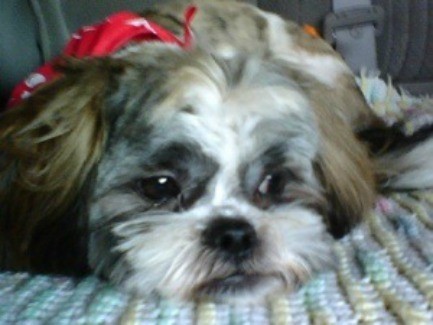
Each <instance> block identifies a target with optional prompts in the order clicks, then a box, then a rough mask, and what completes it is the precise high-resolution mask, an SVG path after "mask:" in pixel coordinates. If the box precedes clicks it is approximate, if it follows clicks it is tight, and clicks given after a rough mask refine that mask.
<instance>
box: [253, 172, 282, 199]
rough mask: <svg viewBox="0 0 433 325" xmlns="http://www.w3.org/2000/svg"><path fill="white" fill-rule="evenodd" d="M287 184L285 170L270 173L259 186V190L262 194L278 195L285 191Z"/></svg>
mask: <svg viewBox="0 0 433 325" xmlns="http://www.w3.org/2000/svg"><path fill="white" fill-rule="evenodd" d="M285 185H286V176H285V175H284V173H283V172H277V173H274V174H268V175H266V176H265V177H264V178H263V180H262V182H261V183H260V185H259V186H258V187H257V192H258V194H260V195H267V196H272V197H278V196H280V195H281V194H282V193H283V191H284V187H285Z"/></svg>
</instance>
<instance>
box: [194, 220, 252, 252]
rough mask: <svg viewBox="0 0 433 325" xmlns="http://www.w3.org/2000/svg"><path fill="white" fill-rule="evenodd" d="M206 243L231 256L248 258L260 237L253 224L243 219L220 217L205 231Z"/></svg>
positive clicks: (204, 239)
mask: <svg viewBox="0 0 433 325" xmlns="http://www.w3.org/2000/svg"><path fill="white" fill-rule="evenodd" d="M203 241H204V244H205V245H206V246H208V247H210V248H212V249H216V250H218V251H220V252H222V253H224V254H226V256H227V257H229V258H234V259H237V260H242V259H245V258H248V257H249V256H250V255H251V253H252V252H253V250H254V248H255V246H256V245H257V242H258V239H257V234H256V231H255V230H254V228H253V226H252V225H251V224H250V223H248V222H247V221H245V220H243V219H234V218H224V217H218V218H215V219H213V220H212V221H211V222H210V223H209V225H208V226H207V228H206V229H205V230H204V232H203Z"/></svg>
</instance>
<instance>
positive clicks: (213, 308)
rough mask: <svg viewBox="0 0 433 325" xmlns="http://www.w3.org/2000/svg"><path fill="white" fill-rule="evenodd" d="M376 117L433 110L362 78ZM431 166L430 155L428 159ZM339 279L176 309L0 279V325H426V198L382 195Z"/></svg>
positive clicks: (343, 255)
mask: <svg viewBox="0 0 433 325" xmlns="http://www.w3.org/2000/svg"><path fill="white" fill-rule="evenodd" d="M359 84H360V86H361V89H362V90H363V92H364V95H365V96H366V98H367V100H368V101H369V103H370V104H371V107H372V109H373V111H374V112H376V114H377V115H378V116H380V117H382V118H383V119H384V121H385V122H386V123H388V124H389V125H399V126H400V127H401V129H402V131H403V132H404V133H405V134H408V135H410V134H411V133H413V132H414V131H415V130H417V129H419V128H421V127H423V126H425V125H428V124H430V123H432V122H433V118H432V116H433V115H432V114H431V113H430V111H431V110H433V102H432V101H431V100H429V99H418V98H411V97H410V96H407V95H404V94H401V93H399V92H397V91H396V90H395V89H394V88H392V87H391V86H390V85H388V84H386V83H385V82H383V81H381V80H379V79H378V78H375V77H369V78H367V77H365V76H363V77H361V78H360V80H359ZM432 159H433V157H432ZM335 252H336V255H337V258H338V260H339V266H338V268H337V270H336V271H333V272H325V273H321V274H317V275H316V276H315V277H314V278H313V279H311V280H310V281H309V282H308V283H307V284H305V285H304V286H303V287H302V288H301V289H300V290H299V291H297V292H295V293H292V294H288V295H284V296H280V297H276V298H274V299H273V300H272V301H270V302H269V303H268V304H266V305H228V304H217V303H214V302H212V301H207V302H201V303H196V304H194V303H184V304H176V303H173V302H169V301H166V300H156V299H147V300H146V299H143V298H136V297H132V296H129V295H128V294H126V293H123V292H121V291H119V290H118V289H116V288H114V287H112V286H111V285H110V284H108V283H105V282H102V281H100V280H98V279H97V278H95V277H87V278H84V279H72V278H66V277H49V276H34V275H33V276H32V275H29V274H22V273H19V274H12V273H4V274H0V324H56V325H57V324H119V323H120V324H196V323H197V324H260V325H262V324H296V325H298V324H300V325H301V324H401V323H405V324H433V270H432V267H433V191H418V192H411V193H394V194H391V195H390V196H388V197H380V198H379V199H378V201H377V204H376V208H375V209H374V210H373V211H372V212H371V213H370V214H369V215H368V216H367V217H366V221H365V223H364V224H362V225H361V226H360V227H358V228H356V229H355V230H354V231H352V232H351V233H350V234H349V235H348V236H346V237H345V238H343V239H342V240H340V241H339V242H337V243H336V244H335Z"/></svg>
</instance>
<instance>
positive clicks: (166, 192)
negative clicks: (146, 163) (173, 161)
mask: <svg viewBox="0 0 433 325" xmlns="http://www.w3.org/2000/svg"><path fill="white" fill-rule="evenodd" d="M138 190H139V192H140V193H141V194H143V195H144V196H146V197H147V198H149V199H151V200H153V201H158V202H160V201H166V200H169V199H173V198H176V197H177V196H178V195H179V194H180V187H179V185H178V183H177V182H176V180H175V179H174V178H172V177H169V176H155V177H149V178H145V179H142V180H140V181H139V182H138Z"/></svg>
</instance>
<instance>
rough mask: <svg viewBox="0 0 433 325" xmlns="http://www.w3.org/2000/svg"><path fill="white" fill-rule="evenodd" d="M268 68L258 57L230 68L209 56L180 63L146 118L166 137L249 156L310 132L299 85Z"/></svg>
mask: <svg viewBox="0 0 433 325" xmlns="http://www.w3.org/2000/svg"><path fill="white" fill-rule="evenodd" d="M273 68H274V67H273ZM271 70H273V69H269V68H268V67H267V66H266V65H265V64H263V62H260V61H258V60H250V61H242V62H235V64H234V65H233V64H232V65H231V66H230V67H229V70H228V71H227V66H225V67H221V64H218V63H216V62H215V61H211V60H209V63H208V64H207V65H204V64H203V65H201V66H186V67H183V68H181V69H179V70H178V71H177V72H176V74H174V75H173V77H172V79H171V80H170V82H169V83H170V87H171V89H170V91H169V95H168V96H167V97H166V98H165V99H164V100H163V101H162V102H161V103H160V104H159V105H157V107H154V108H153V109H152V110H151V112H150V114H149V115H148V120H149V121H150V122H151V124H152V125H153V126H154V127H155V129H157V130H158V129H159V130H160V133H161V134H164V135H165V137H166V138H170V137H172V138H173V139H176V138H178V139H179V138H182V137H187V138H191V139H192V140H193V141H194V142H199V144H200V145H201V147H202V148H203V149H204V150H205V151H206V153H207V154H209V155H215V153H218V155H221V153H222V152H224V153H225V154H226V155H227V156H231V157H234V156H245V157H251V155H253V154H254V153H255V152H259V151H260V149H261V148H260V147H263V150H265V148H266V147H268V146H270V145H271V144H272V143H273V142H281V139H282V138H286V139H290V138H293V137H300V136H303V137H308V136H310V135H309V133H314V124H315V123H314V119H313V114H312V112H311V108H310V107H309V103H308V100H307V99H306V97H305V95H304V94H303V92H302V91H301V88H300V87H299V86H298V84H297V83H296V81H295V80H293V79H291V78H289V77H286V76H283V75H281V74H276V73H275V71H271ZM313 138H314V136H313ZM313 138H312V141H313ZM233 150H235V151H236V153H235V152H231V151H233ZM220 158H221V157H220ZM246 159H248V158H246ZM218 160H220V159H218Z"/></svg>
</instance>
